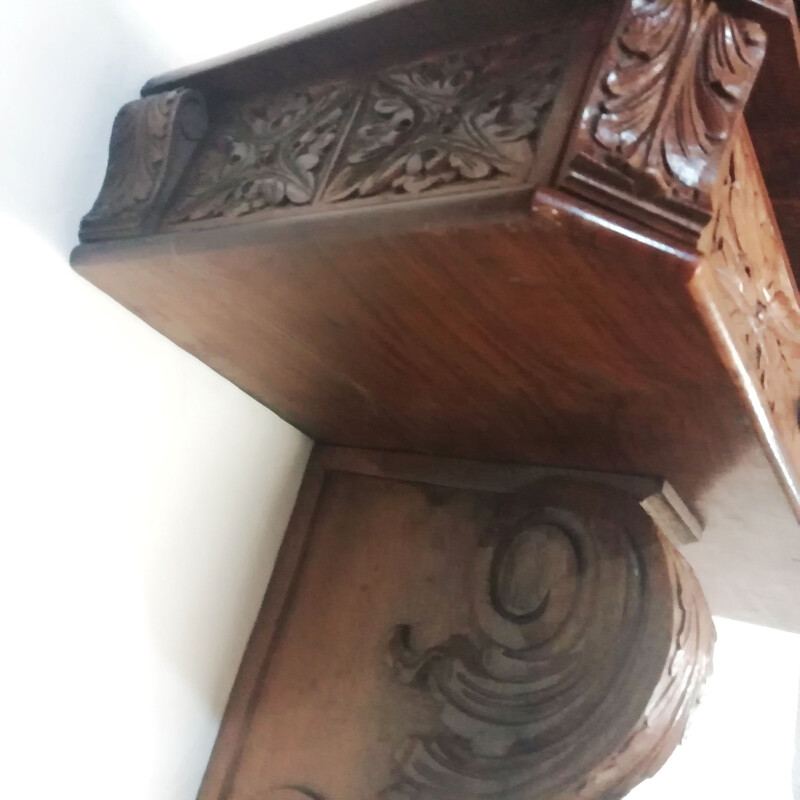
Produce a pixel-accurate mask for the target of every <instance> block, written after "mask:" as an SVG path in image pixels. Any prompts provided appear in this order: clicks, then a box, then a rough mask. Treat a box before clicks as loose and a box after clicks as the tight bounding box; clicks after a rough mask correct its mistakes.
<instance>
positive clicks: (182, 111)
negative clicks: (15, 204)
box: [80, 89, 207, 242]
mask: <svg viewBox="0 0 800 800" xmlns="http://www.w3.org/2000/svg"><path fill="white" fill-rule="evenodd" d="M206 127H207V120H206V107H205V102H204V101H203V98H202V96H201V95H200V93H199V92H196V91H194V90H188V89H176V90H173V91H170V92H164V93H163V94H159V95H155V96H153V97H145V98H143V99H141V100H134V101H133V102H131V103H127V104H126V105H124V106H123V107H122V108H121V109H120V112H119V114H117V118H116V119H115V120H114V127H113V129H112V131H111V144H110V146H109V155H108V172H107V173H106V177H105V181H104V182H103V187H102V189H101V190H100V195H99V196H98V198H97V200H96V201H95V204H94V205H93V206H92V210H91V211H90V212H89V213H88V214H87V215H86V216H85V217H84V218H83V220H82V221H81V228H80V237H81V241H84V242H87V241H95V240H98V239H114V238H119V237H126V236H142V235H146V234H148V233H153V232H155V231H156V230H157V228H158V226H159V224H160V222H161V218H162V216H163V214H164V210H165V209H166V207H167V204H168V202H169V200H170V198H171V197H172V193H173V192H174V190H175V186H176V185H177V183H178V180H179V179H180V177H181V175H182V174H183V171H184V170H185V169H186V166H187V164H188V163H189V160H190V159H191V157H192V155H193V153H194V151H195V148H196V147H197V145H198V143H199V142H200V140H201V139H202V138H203V136H204V135H205V133H206Z"/></svg>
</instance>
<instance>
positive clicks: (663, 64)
mask: <svg viewBox="0 0 800 800" xmlns="http://www.w3.org/2000/svg"><path fill="white" fill-rule="evenodd" d="M765 51H766V36H765V34H764V32H763V30H762V29H761V27H760V26H759V25H758V24H757V23H756V22H753V21H750V20H747V19H743V18H739V17H735V16H732V15H730V14H726V13H723V12H721V11H720V10H719V9H718V7H717V5H716V4H715V3H711V2H706V0H629V2H628V4H627V7H626V9H625V11H624V13H623V15H622V18H621V20H620V22H619V25H618V27H617V30H616V33H615V36H614V38H613V40H612V42H611V44H610V46H609V48H608V51H607V53H606V55H605V57H604V59H603V60H602V62H601V66H600V70H599V74H598V78H597V80H596V83H595V86H594V89H593V90H592V92H591V94H590V97H589V100H588V103H587V105H586V107H585V110H584V115H583V119H582V122H581V128H580V132H579V135H578V140H577V146H576V152H575V153H574V155H573V157H572V159H571V161H570V163H569V166H568V169H567V172H566V175H565V177H564V179H563V183H564V185H565V187H567V188H570V189H572V190H573V191H575V192H577V193H580V194H583V195H586V196H588V197H590V198H591V199H593V200H596V201H598V202H601V203H603V204H605V205H609V206H611V207H613V208H614V209H615V210H619V211H622V212H623V213H626V214H628V215H630V216H632V217H634V218H636V219H642V220H643V221H645V222H647V223H649V224H653V225H655V226H657V227H660V228H665V229H667V230H668V231H669V232H671V233H675V234H678V235H681V236H683V237H684V238H689V239H691V240H692V241H696V240H697V237H698V236H699V234H700V232H701V231H702V229H703V227H704V226H705V225H706V224H707V223H708V222H709V220H710V218H711V199H710V198H711V192H712V189H713V187H714V185H715V183H716V180H717V174H718V172H719V169H720V165H721V163H722V161H723V159H724V157H725V154H726V152H727V143H728V140H729V138H730V134H731V132H732V130H733V127H734V125H735V123H736V121H737V119H738V118H739V117H740V115H741V113H742V111H743V109H744V105H745V103H746V102H747V99H748V96H749V94H750V91H751V89H752V87H753V84H754V82H755V79H756V76H757V74H758V70H759V68H760V66H761V63H762V61H763V59H764V55H765Z"/></svg>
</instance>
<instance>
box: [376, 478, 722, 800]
mask: <svg viewBox="0 0 800 800" xmlns="http://www.w3.org/2000/svg"><path fill="white" fill-rule="evenodd" d="M623 494H624V493H617V492H616V491H614V490H612V491H611V492H609V490H608V489H607V488H604V487H603V488H601V487H598V486H595V485H592V484H589V483H583V482H573V481H565V480H561V479H556V480H550V481H542V482H540V484H538V485H536V486H535V487H533V489H532V490H530V491H529V492H527V493H523V495H521V496H519V497H517V498H514V499H513V500H512V501H511V502H510V503H509V507H508V508H506V509H505V511H504V512H503V513H501V515H500V517H499V518H498V520H497V523H496V524H495V525H494V526H492V527H491V529H490V530H488V531H487V534H486V536H485V538H484V540H483V541H482V542H481V544H480V547H479V548H478V552H477V555H476V562H475V571H474V576H473V581H472V585H473V598H472V604H473V606H472V607H473V616H474V619H475V630H474V632H472V633H469V634H457V635H454V636H452V637H451V638H449V639H448V640H446V641H444V642H442V643H441V644H439V645H436V646H433V647H431V648H429V649H427V650H425V651H424V652H417V651H416V650H415V648H414V646H413V639H414V632H413V630H412V628H411V627H410V626H407V625H401V626H398V628H396V630H395V632H394V635H393V637H392V640H391V644H390V654H391V663H392V665H393V669H394V674H395V677H396V678H397V679H398V680H400V681H402V682H403V683H406V684H408V685H411V686H415V687H417V688H418V689H419V690H421V691H423V692H424V693H425V694H427V695H428V696H429V697H431V698H432V699H433V700H434V701H435V702H436V704H437V706H438V707H439V709H440V714H439V718H438V726H437V727H436V728H434V729H433V730H431V731H429V732H426V733H421V734H419V735H416V736H412V737H411V739H410V740H409V741H408V742H407V743H406V747H405V748H404V749H403V750H402V752H401V753H400V755H399V761H398V766H397V778H396V780H395V782H394V783H392V784H391V785H390V786H388V787H387V788H386V789H385V790H384V791H383V792H381V794H380V797H382V798H384V800H432V799H433V798H463V797H478V798H490V799H491V800H500V799H501V798H503V799H505V798H509V797H512V798H513V797H520V798H522V797H524V798H527V799H528V800H548V799H549V798H550V797H555V796H558V797H562V796H569V797H574V798H576V800H577V799H578V798H580V800H599V798H605V797H611V796H613V797H621V796H623V794H625V793H626V792H627V791H629V790H630V789H631V788H633V786H634V785H636V784H637V783H639V782H640V781H641V780H643V779H644V778H646V777H649V776H650V775H652V774H653V773H654V772H655V771H656V770H657V769H658V768H659V767H660V766H661V765H662V763H663V762H664V761H665V760H666V758H667V757H668V756H669V754H670V753H671V751H672V749H673V748H674V747H675V746H676V744H677V743H678V741H679V740H680V737H681V736H682V733H683V730H684V728H685V726H686V723H687V720H688V715H689V713H690V712H691V710H692V708H693V707H694V705H695V704H696V702H697V701H698V699H699V696H700V692H701V688H702V685H703V683H704V681H705V678H706V677H707V675H708V674H709V672H710V669H711V660H710V659H711V649H712V646H713V641H714V632H713V625H712V623H711V618H710V615H709V612H708V608H707V607H706V605H705V601H704V600H703V598H702V594H701V592H700V589H699V586H698V584H697V581H696V579H695V578H694V575H693V574H692V572H691V569H690V568H689V567H688V565H687V564H686V562H685V561H684V560H683V559H682V557H681V556H680V555H679V554H678V552H677V551H676V550H674V548H672V546H671V545H669V544H668V543H667V542H666V541H664V540H663V539H662V538H661V537H660V535H659V534H658V533H656V531H655V529H654V528H653V527H652V525H651V524H650V523H649V521H648V520H647V518H646V517H645V516H644V512H643V511H642V510H641V509H639V508H638V507H637V506H636V503H635V502H632V500H631V498H630V497H627V498H623ZM562 793H564V794H562Z"/></svg>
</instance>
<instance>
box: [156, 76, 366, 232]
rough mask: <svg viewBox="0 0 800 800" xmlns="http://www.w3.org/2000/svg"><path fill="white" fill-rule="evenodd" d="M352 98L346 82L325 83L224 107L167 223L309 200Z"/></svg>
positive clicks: (313, 194) (352, 93) (264, 95)
mask: <svg viewBox="0 0 800 800" xmlns="http://www.w3.org/2000/svg"><path fill="white" fill-rule="evenodd" d="M355 97H356V90H355V89H354V88H353V87H352V86H349V85H347V84H344V83H328V84H325V85H321V86H314V87H310V88H307V89H303V90H300V91H290V92H285V93H281V94H277V95H276V94H272V93H264V94H261V95H258V96H257V97H254V98H251V99H249V100H247V101H246V102H244V103H240V102H231V103H229V104H227V105H226V106H225V107H224V108H223V109H222V110H221V112H220V114H219V118H218V119H217V120H216V121H215V123H214V124H213V126H212V130H211V132H210V135H209V137H208V139H207V143H206V145H205V147H204V150H203V152H202V154H201V156H200V158H199V159H198V160H197V161H196V163H195V164H194V165H193V167H192V168H191V169H190V171H189V174H188V175H187V177H186V180H185V182H184V184H183V187H182V189H181V192H180V199H179V201H178V203H177V205H176V206H175V208H174V209H173V211H172V213H171V214H170V217H169V222H173V223H174V222H187V221H192V220H201V219H208V218H213V217H227V216H234V217H236V216H243V215H245V214H250V213H252V212H254V211H259V210H261V209H265V208H278V207H281V206H303V205H308V204H309V203H311V201H312V200H313V199H314V197H315V195H316V194H317V192H318V190H319V185H320V179H321V176H322V175H323V174H324V172H325V168H326V164H327V162H328V160H329V158H330V155H331V153H332V151H333V148H334V144H335V142H336V140H337V137H338V136H339V135H340V132H341V129H342V127H343V125H344V123H345V122H346V120H347V118H348V114H349V112H350V108H351V105H352V103H353V102H354V101H355Z"/></svg>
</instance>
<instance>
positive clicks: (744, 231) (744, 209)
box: [697, 125, 800, 485]
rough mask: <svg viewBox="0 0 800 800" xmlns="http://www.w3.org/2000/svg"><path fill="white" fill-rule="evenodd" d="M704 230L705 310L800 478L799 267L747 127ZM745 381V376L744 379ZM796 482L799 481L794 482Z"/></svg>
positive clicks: (771, 436) (781, 458)
mask: <svg viewBox="0 0 800 800" xmlns="http://www.w3.org/2000/svg"><path fill="white" fill-rule="evenodd" d="M715 206H716V208H715V213H714V217H713V220H712V222H711V224H710V225H709V226H708V228H707V229H706V231H705V232H704V235H703V238H702V240H701V249H702V250H703V252H704V253H705V254H706V256H707V258H706V262H705V264H704V267H703V269H702V270H701V273H700V275H699V278H698V280H697V285H698V290H699V292H700V293H701V294H700V299H701V307H703V308H708V307H711V308H713V309H715V313H714V314H712V316H711V324H712V329H716V331H717V332H718V334H720V335H721V340H722V345H723V347H724V348H725V349H727V350H729V351H730V355H731V359H730V360H731V362H732V366H733V368H734V370H737V369H742V370H744V372H745V374H746V378H745V380H744V383H745V388H746V389H749V391H748V392H747V394H748V397H749V399H750V402H751V403H752V404H755V405H756V406H757V408H756V413H755V416H756V421H757V423H758V424H762V425H763V423H760V421H759V418H760V415H761V414H762V412H766V413H767V415H768V421H769V425H770V426H771V428H773V429H774V431H772V430H766V431H764V433H765V438H767V440H768V441H770V440H772V441H774V440H775V433H777V440H778V441H777V447H778V448H779V450H780V451H782V452H780V453H779V454H778V462H779V469H781V470H785V469H787V465H788V464H790V465H791V467H789V469H792V470H793V472H794V474H795V475H800V427H799V426H800V418H799V416H798V415H799V414H800V304H798V296H797V290H796V287H795V283H794V278H793V273H792V268H791V265H790V263H789V259H788V257H787V255H786V251H785V249H784V246H783V242H782V240H781V237H780V233H779V232H778V229H777V226H776V224H775V221H774V219H773V216H772V212H771V207H770V203H769V198H768V196H767V192H766V189H765V188H764V185H763V181H762V179H761V174H760V171H759V168H758V162H757V160H756V155H755V152H754V151H753V147H752V144H751V142H750V141H749V137H748V135H747V131H746V129H745V128H744V126H743V125H742V126H741V128H740V129H739V132H738V135H737V136H736V137H735V140H734V143H733V147H732V149H731V151H730V153H729V156H728V160H727V165H726V168H725V172H724V179H723V181H722V183H721V185H720V187H719V189H718V191H717V193H716V195H715ZM739 380H740V382H741V381H742V376H739ZM788 482H789V484H790V485H791V484H792V483H793V481H792V480H791V479H790V480H789V481H788Z"/></svg>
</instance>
